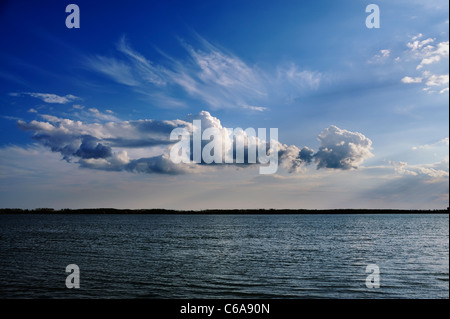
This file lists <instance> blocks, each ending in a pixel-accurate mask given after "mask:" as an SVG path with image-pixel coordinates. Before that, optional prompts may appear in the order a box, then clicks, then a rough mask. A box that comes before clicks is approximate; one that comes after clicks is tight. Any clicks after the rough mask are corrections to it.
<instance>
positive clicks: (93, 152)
mask: <svg viewBox="0 0 450 319" xmlns="http://www.w3.org/2000/svg"><path fill="white" fill-rule="evenodd" d="M40 117H41V118H42V119H43V121H37V120H33V121H31V122H28V123H27V122H24V121H21V120H19V121H18V126H19V127H20V128H21V129H23V130H25V131H31V132H33V136H32V138H33V139H34V140H35V141H37V142H38V143H40V144H41V145H44V146H46V147H48V148H49V149H50V150H51V151H53V152H57V153H60V154H61V156H62V158H63V159H64V160H66V161H68V162H76V163H78V164H79V165H80V166H81V167H85V168H91V169H99V170H106V171H128V172H134V173H160V174H180V173H186V172H197V171H200V170H202V169H205V167H206V165H204V164H205V162H204V161H202V162H201V163H199V164H195V163H193V152H191V153H190V160H191V161H192V163H189V164H185V163H180V164H175V163H174V162H172V160H171V159H170V158H169V155H168V154H169V153H170V149H171V147H172V145H173V144H174V143H175V142H176V141H172V140H170V133H171V132H172V130H174V129H175V128H184V129H186V130H187V131H188V132H189V133H190V134H191V135H190V146H191V149H193V148H192V145H193V134H192V133H193V132H194V130H195V129H197V128H196V127H194V126H193V121H194V120H200V123H201V132H200V133H203V132H205V130H206V129H209V128H213V129H216V130H217V131H218V132H219V133H220V134H221V136H222V140H219V139H218V140H216V139H213V140H202V141H201V149H202V150H203V147H204V146H205V145H209V146H213V147H214V151H216V150H219V149H220V150H221V152H222V154H221V155H220V156H221V163H227V164H224V165H229V164H239V165H245V166H248V165H252V164H261V163H264V161H261V158H260V156H261V154H260V153H259V148H258V147H257V145H264V146H265V147H266V148H265V150H266V151H265V152H266V153H265V154H264V155H267V154H269V152H272V148H271V147H272V146H275V145H276V147H277V150H278V154H277V155H278V159H279V164H280V165H281V167H282V168H284V169H285V170H286V171H287V172H289V173H300V172H303V171H304V169H305V168H306V166H307V165H309V164H312V163H316V164H317V168H318V169H319V168H333V169H344V170H346V169H351V168H357V167H358V166H359V165H360V164H361V163H362V162H363V161H364V160H365V159H367V158H369V157H370V156H372V153H371V152H370V150H371V144H372V142H371V141H370V140H369V139H368V138H366V137H365V136H364V135H362V134H361V133H355V132H350V131H347V130H342V129H339V128H338V127H336V126H330V127H329V128H327V129H325V130H324V131H323V132H322V133H320V134H319V140H320V141H321V146H320V148H319V151H318V152H317V153H315V152H314V150H313V149H311V148H309V147H307V146H304V147H302V148H300V147H298V146H296V145H286V144H282V143H280V142H278V141H273V140H271V141H270V142H269V136H267V138H266V136H264V137H261V136H257V134H259V133H258V131H257V130H255V131H253V133H252V131H251V130H252V129H251V128H249V129H250V130H249V131H248V130H245V129H246V128H244V129H235V130H232V129H230V128H226V127H224V126H223V125H222V123H221V121H220V120H219V119H218V118H216V117H214V116H212V115H211V114H210V113H209V112H207V111H202V112H200V113H198V114H193V115H192V114H191V115H188V116H187V117H186V119H185V120H170V121H156V120H151V119H146V120H134V121H115V122H107V123H98V122H96V123H86V122H83V121H74V120H71V119H63V118H58V117H55V116H52V115H40ZM244 130H245V131H244ZM246 133H249V134H250V135H246ZM266 133H267V134H269V132H266ZM272 143H275V144H273V145H272ZM241 145H242V146H243V147H244V148H243V161H242V162H241V161H237V155H238V152H241V149H238V146H239V147H241ZM250 150H252V151H253V150H255V151H256V150H257V152H258V156H256V154H255V160H253V157H251V155H252V154H253V153H250V154H249V152H250ZM239 154H241V153H239ZM227 156H228V158H232V161H231V162H227V161H226V160H225V159H226V158H227ZM214 166H216V167H217V165H214Z"/></svg>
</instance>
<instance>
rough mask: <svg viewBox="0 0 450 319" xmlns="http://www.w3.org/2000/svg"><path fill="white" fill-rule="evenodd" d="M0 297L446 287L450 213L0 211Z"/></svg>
mask: <svg viewBox="0 0 450 319" xmlns="http://www.w3.org/2000/svg"><path fill="white" fill-rule="evenodd" d="M69 264H77V265H78V266H79V268H80V285H81V288H80V289H67V288H66V286H65V280H66V276H67V275H68V273H66V272H65V268H66V266H67V265H69ZM368 264H376V265H378V266H379V268H380V285H381V286H380V288H378V289H377V288H373V289H369V288H367V287H366V284H365V282H366V277H367V275H368V274H366V273H365V270H366V266H367V265H368ZM0 298H449V217H448V215H437V214H436V215H0Z"/></svg>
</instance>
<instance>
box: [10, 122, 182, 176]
mask: <svg viewBox="0 0 450 319" xmlns="http://www.w3.org/2000/svg"><path fill="white" fill-rule="evenodd" d="M41 117H42V118H43V119H44V120H46V121H36V120H33V121H31V122H29V123H26V122H24V121H18V126H19V127H20V128H21V129H23V130H26V131H32V132H33V139H34V140H35V141H37V142H39V143H40V144H42V145H44V146H46V147H48V148H50V149H51V150H52V151H53V152H58V153H60V154H61V155H62V158H63V159H64V160H66V161H69V162H71V161H75V162H77V163H79V164H80V165H81V166H82V167H87V168H93V169H102V170H127V171H134V172H147V173H151V172H154V173H170V172H174V171H176V172H181V171H182V170H183V169H184V168H183V167H180V168H179V169H178V170H175V169H174V168H173V167H172V163H170V165H169V163H168V162H167V160H166V158H165V157H164V158H160V156H157V157H155V158H153V159H152V157H150V158H137V159H130V158H129V157H128V153H127V151H126V150H125V148H126V149H133V148H139V147H141V148H142V147H153V146H158V145H168V144H170V143H172V141H170V140H169V134H170V132H171V131H172V129H174V128H177V127H190V124H189V123H187V122H184V121H181V120H175V121H155V120H137V121H122V122H108V123H105V124H100V123H84V122H82V121H73V120H70V119H61V118H58V117H55V116H51V115H41ZM145 163H147V164H145ZM145 165H147V166H146V168H144V166H145ZM164 166H167V168H164Z"/></svg>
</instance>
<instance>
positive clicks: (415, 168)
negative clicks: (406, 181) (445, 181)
mask: <svg viewBox="0 0 450 319" xmlns="http://www.w3.org/2000/svg"><path fill="white" fill-rule="evenodd" d="M389 163H390V164H391V165H392V166H393V167H394V170H395V172H396V173H397V174H400V175H411V176H421V175H423V176H426V177H428V178H430V179H431V180H434V179H442V178H448V177H449V172H448V161H447V167H446V168H443V167H442V166H443V164H444V165H445V162H440V163H435V164H430V165H412V166H409V165H408V163H406V162H389Z"/></svg>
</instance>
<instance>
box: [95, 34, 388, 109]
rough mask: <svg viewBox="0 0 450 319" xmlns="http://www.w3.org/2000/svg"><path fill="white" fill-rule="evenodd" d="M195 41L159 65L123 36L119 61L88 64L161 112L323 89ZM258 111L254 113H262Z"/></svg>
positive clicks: (316, 81)
mask: <svg viewBox="0 0 450 319" xmlns="http://www.w3.org/2000/svg"><path fill="white" fill-rule="evenodd" d="M196 39H197V43H196V44H197V46H193V45H191V44H188V43H186V42H185V41H182V40H180V43H181V45H182V46H183V47H184V49H185V50H186V53H187V55H186V57H185V58H178V59H174V58H172V57H169V56H167V55H166V54H164V53H161V52H160V53H161V54H162V55H163V57H164V58H165V59H163V60H162V62H161V63H160V64H157V63H154V62H153V61H151V60H149V59H148V58H146V57H145V56H144V55H143V54H141V53H139V52H137V51H136V50H134V49H132V48H131V46H130V45H129V44H128V42H127V41H126V39H125V38H124V37H123V38H121V40H120V41H119V43H118V45H117V50H118V52H120V53H121V54H122V55H121V56H120V57H105V56H96V57H94V58H88V59H86V61H87V65H88V66H89V67H90V68H91V69H92V70H94V71H96V72H99V73H102V74H105V75H107V76H109V77H110V78H112V79H113V80H114V81H116V82H118V83H121V84H124V85H127V86H130V87H132V89H133V90H134V91H135V92H137V93H139V94H142V95H143V96H145V97H146V98H147V99H148V100H150V101H151V103H153V104H154V105H155V106H157V107H163V108H166V107H185V106H186V102H185V101H186V96H187V97H188V98H189V99H195V100H197V101H199V102H201V103H203V104H205V106H206V107H208V108H212V109H221V108H229V109H232V108H242V107H244V108H245V106H248V105H250V106H254V105H261V104H263V105H267V106H269V107H270V105H271V103H277V104H279V101H280V97H281V100H284V101H289V100H292V99H293V98H296V97H298V96H301V95H302V94H305V93H307V92H310V91H312V90H317V89H318V87H319V86H320V83H321V80H322V74H321V73H320V72H317V71H312V70H305V69H302V68H300V67H299V66H297V65H295V64H293V63H291V64H289V67H288V68H285V67H281V66H278V67H276V71H275V74H273V73H274V72H273V71H266V70H263V69H261V68H259V67H257V66H252V65H249V64H248V63H246V62H245V61H243V60H242V59H241V58H239V57H237V56H236V55H234V54H232V53H230V52H227V51H226V50H224V49H221V48H219V47H218V46H215V45H213V44H211V43H210V42H208V41H206V40H205V39H203V38H201V37H200V36H197V37H196ZM384 54H387V53H386V52H384ZM180 94H181V95H183V94H184V95H185V96H182V97H180ZM275 101H276V102H275ZM269 107H267V108H266V109H264V110H268V109H269ZM257 108H258V109H253V110H255V111H261V110H263V109H261V107H260V106H257Z"/></svg>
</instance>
